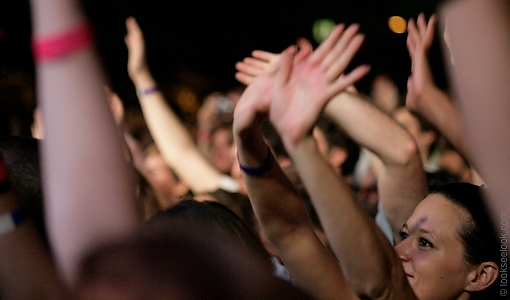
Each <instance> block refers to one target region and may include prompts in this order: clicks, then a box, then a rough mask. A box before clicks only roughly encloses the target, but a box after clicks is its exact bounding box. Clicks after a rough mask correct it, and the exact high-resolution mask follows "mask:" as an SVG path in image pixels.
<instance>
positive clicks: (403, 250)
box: [395, 237, 412, 261]
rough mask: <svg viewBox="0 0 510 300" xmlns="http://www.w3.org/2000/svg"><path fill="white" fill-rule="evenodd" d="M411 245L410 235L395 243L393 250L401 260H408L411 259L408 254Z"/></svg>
mask: <svg viewBox="0 0 510 300" xmlns="http://www.w3.org/2000/svg"><path fill="white" fill-rule="evenodd" d="M411 246H412V241H411V238H410V237H408V238H407V239H405V240H403V241H401V242H400V243H398V244H397V245H395V251H396V252H397V255H398V257H399V258H400V260H401V261H409V260H410V259H411V256H410V255H409V250H410V249H411Z"/></svg>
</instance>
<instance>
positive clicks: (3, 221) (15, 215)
mask: <svg viewBox="0 0 510 300" xmlns="http://www.w3.org/2000/svg"><path fill="white" fill-rule="evenodd" d="M26 219H27V214H26V212H25V210H24V209H23V207H21V206H20V207H18V208H16V209H15V210H13V211H10V212H6V213H4V214H1V215H0V235H3V234H6V233H9V232H11V231H14V230H15V229H16V227H18V226H19V225H21V224H22V223H23V222H24V221H25V220H26Z"/></svg>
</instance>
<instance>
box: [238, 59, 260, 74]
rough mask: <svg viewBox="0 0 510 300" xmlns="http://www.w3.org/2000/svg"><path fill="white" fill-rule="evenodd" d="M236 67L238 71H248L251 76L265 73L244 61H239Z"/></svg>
mask: <svg viewBox="0 0 510 300" xmlns="http://www.w3.org/2000/svg"><path fill="white" fill-rule="evenodd" d="M235 68H236V70H237V71H239V72H242V73H246V74H248V75H251V76H258V75H260V74H262V73H263V70H261V69H260V68H257V67H253V66H251V65H248V64H246V63H244V62H237V63H236V65H235Z"/></svg>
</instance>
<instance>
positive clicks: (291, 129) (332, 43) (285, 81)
mask: <svg viewBox="0 0 510 300" xmlns="http://www.w3.org/2000/svg"><path fill="white" fill-rule="evenodd" d="M358 29H359V26H358V25H356V24H354V25H351V26H349V27H348V28H347V29H345V27H344V25H338V26H337V27H335V28H334V29H333V31H332V32H331V33H330V35H329V36H328V38H327V39H326V40H325V41H324V42H323V43H322V44H321V45H320V46H319V47H318V48H317V49H316V50H315V51H314V52H313V53H311V54H310V53H308V54H307V53H306V52H305V53H303V52H301V51H300V52H298V53H297V54H295V53H296V51H295V49H294V47H290V48H288V49H287V50H285V51H284V52H283V53H282V54H281V57H280V62H279V70H278V75H277V76H276V80H275V83H274V87H273V95H272V100H271V108H270V119H271V122H273V124H274V125H275V127H276V129H277V130H278V131H279V133H280V134H281V135H282V139H283V141H284V143H285V145H286V147H287V149H288V150H289V148H293V147H294V146H295V145H296V144H297V143H298V142H299V140H300V139H301V138H303V137H304V136H305V135H306V134H307V133H309V132H310V131H311V129H312V127H313V125H314V124H315V122H316V120H317V119H318V117H319V115H320V114H321V112H322V111H323V109H324V107H325V106H326V104H327V103H328V101H329V100H330V99H331V98H332V97H333V96H334V95H336V94H338V93H340V92H342V91H343V90H345V89H346V88H347V87H349V86H350V85H352V84H354V83H355V82H356V81H358V80H359V79H361V78H362V77H363V76H364V75H366V74H367V73H368V71H369V67H368V66H366V65H362V66H358V67H356V68H355V69H354V70H352V71H351V72H349V73H348V74H343V73H344V71H345V69H346V68H347V67H348V65H349V63H350V62H351V60H352V58H353V57H354V55H355V54H356V53H357V51H358V50H359V48H360V47H361V44H362V43H363V40H364V37H363V35H362V34H359V33H358ZM304 51H306V50H304Z"/></svg>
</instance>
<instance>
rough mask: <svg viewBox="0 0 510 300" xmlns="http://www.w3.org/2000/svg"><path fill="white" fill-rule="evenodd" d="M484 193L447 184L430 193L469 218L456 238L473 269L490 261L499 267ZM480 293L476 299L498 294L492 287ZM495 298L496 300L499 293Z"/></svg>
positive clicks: (465, 185) (467, 186)
mask: <svg viewBox="0 0 510 300" xmlns="http://www.w3.org/2000/svg"><path fill="white" fill-rule="evenodd" d="M485 192H486V189H485V188H484V187H480V186H477V185H474V184H471V183H466V182H455V183H448V184H445V185H442V186H439V187H438V188H436V189H435V190H433V191H432V192H431V194H440V195H442V196H444V197H445V198H447V199H448V200H450V201H451V202H453V203H454V204H456V205H457V206H458V207H460V208H462V209H463V210H464V211H465V212H467V213H468V214H469V216H470V220H469V221H468V222H466V223H465V224H464V225H463V226H462V228H461V229H460V232H459V236H460V238H461V241H462V244H463V246H464V254H465V259H466V261H467V262H468V263H469V264H472V265H479V264H481V263H483V262H489V261H490V262H495V263H498V262H499V259H500V256H499V255H500V253H499V250H500V248H499V243H498V235H497V234H496V231H495V229H494V226H493V223H492V219H491V217H490V214H489V211H488V209H487V207H486V205H485V201H484V199H485ZM482 292H483V293H484V294H483V296H482V295H477V297H480V298H479V299H496V298H493V297H492V296H489V295H493V294H492V293H494V292H498V290H497V287H496V284H492V285H491V287H489V288H488V289H487V290H486V291H482ZM473 296H474V295H473ZM495 296H496V297H499V292H498V293H496V294H495ZM475 299H477V298H475Z"/></svg>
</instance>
